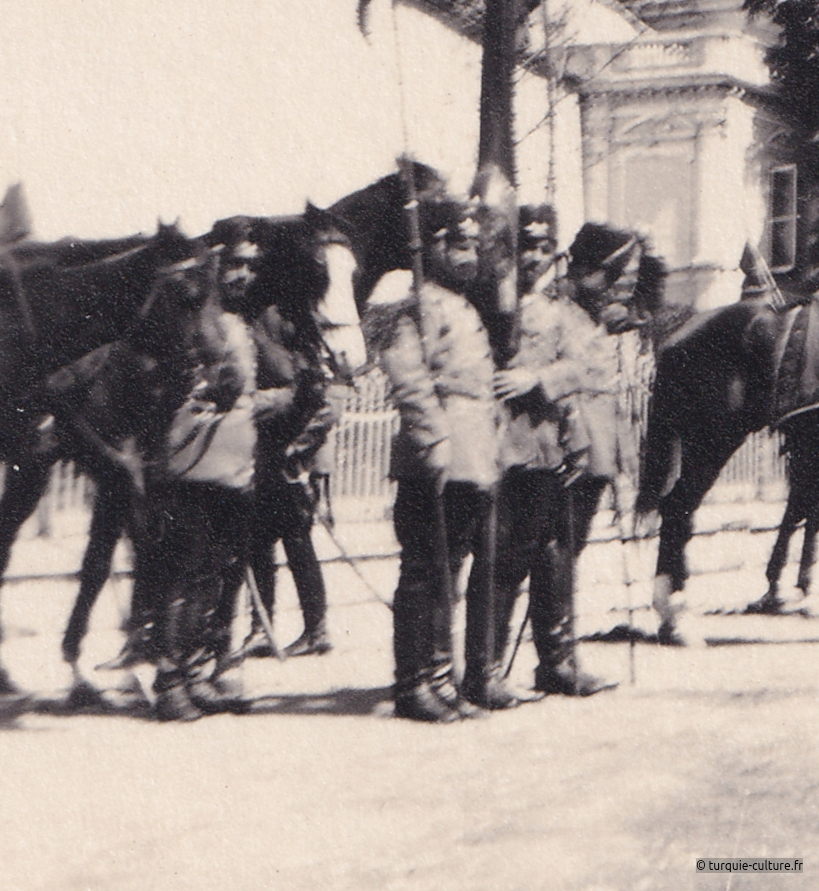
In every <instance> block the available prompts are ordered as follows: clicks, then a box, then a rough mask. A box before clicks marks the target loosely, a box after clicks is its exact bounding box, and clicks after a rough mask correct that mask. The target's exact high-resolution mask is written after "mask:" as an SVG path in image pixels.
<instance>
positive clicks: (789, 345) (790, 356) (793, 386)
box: [770, 295, 819, 428]
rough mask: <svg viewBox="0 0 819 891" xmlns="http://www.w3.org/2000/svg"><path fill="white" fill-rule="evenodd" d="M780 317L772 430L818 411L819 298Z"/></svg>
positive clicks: (812, 298) (775, 353)
mask: <svg viewBox="0 0 819 891" xmlns="http://www.w3.org/2000/svg"><path fill="white" fill-rule="evenodd" d="M780 318H781V320H782V327H781V330H780V331H779V332H778V333H777V338H776V349H775V352H774V357H775V362H774V379H773V400H772V410H771V418H770V423H771V426H772V427H773V428H778V427H781V426H782V425H783V424H785V423H787V422H788V421H789V420H791V419H792V418H793V417H794V416H796V415H799V414H802V413H804V412H809V411H815V410H817V409H819V295H816V296H813V297H811V298H810V300H809V301H807V302H805V303H804V304H802V305H799V306H795V307H792V308H791V309H789V310H788V311H787V312H786V313H784V314H782V315H781V317H780Z"/></svg>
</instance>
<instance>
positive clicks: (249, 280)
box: [205, 203, 366, 370]
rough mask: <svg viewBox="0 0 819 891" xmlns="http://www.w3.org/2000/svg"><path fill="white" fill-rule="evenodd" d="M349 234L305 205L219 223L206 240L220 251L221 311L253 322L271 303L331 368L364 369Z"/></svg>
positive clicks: (329, 215) (332, 218) (345, 227)
mask: <svg viewBox="0 0 819 891" xmlns="http://www.w3.org/2000/svg"><path fill="white" fill-rule="evenodd" d="M349 232H350V226H349V223H347V222H346V221H344V220H342V219H340V218H339V217H338V215H336V214H334V213H333V212H332V211H327V210H322V209H320V208H317V207H315V206H313V205H312V204H309V203H308V205H307V207H306V209H305V212H304V213H303V214H301V215H298V216H282V217H232V218H230V219H228V220H221V221H220V222H218V223H217V224H216V225H215V226H214V227H213V229H212V230H211V232H210V233H209V234H208V235H207V236H206V237H205V240H206V242H207V243H208V244H209V245H211V246H212V247H213V248H214V249H216V250H218V251H219V252H220V254H221V270H222V271H221V279H222V287H223V306H224V308H225V309H227V310H228V311H233V312H238V313H240V314H241V315H243V316H244V317H245V318H246V319H248V320H249V321H253V320H255V319H256V318H258V317H259V315H260V314H261V313H263V312H264V311H265V310H266V309H267V308H268V307H271V306H275V307H276V309H277V310H278V312H279V313H280V314H281V315H282V317H283V318H284V319H286V320H287V321H289V322H290V323H291V324H292V325H293V326H294V328H295V330H297V331H298V332H299V336H300V338H301V339H302V340H303V342H304V344H305V346H308V347H310V348H311V349H312V350H313V351H314V352H316V353H322V352H327V351H329V354H330V356H331V357H332V361H333V362H334V363H336V365H337V367H341V366H349V367H350V369H351V370H352V369H353V368H356V367H358V366H359V365H362V364H364V361H365V358H366V357H365V351H364V341H363V336H362V335H361V332H360V329H359V327H358V312H357V309H356V305H355V300H354V294H353V279H354V275H355V271H356V259H355V255H354V253H353V249H352V244H351V239H350V235H349ZM331 341H332V342H331ZM342 353H344V354H346V355H345V356H342Z"/></svg>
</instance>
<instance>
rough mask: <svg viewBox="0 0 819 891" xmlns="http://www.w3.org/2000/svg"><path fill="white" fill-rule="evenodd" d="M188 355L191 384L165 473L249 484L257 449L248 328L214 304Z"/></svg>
mask: <svg viewBox="0 0 819 891" xmlns="http://www.w3.org/2000/svg"><path fill="white" fill-rule="evenodd" d="M191 360H192V361H193V364H192V372H191V374H192V384H193V386H192V389H191V391H190V393H189V395H188V397H187V399H186V400H185V401H184V402H183V403H182V405H181V406H180V407H179V408H178V409H177V410H176V412H175V413H174V416H173V418H172V420H171V424H170V429H169V431H168V437H167V460H166V462H165V465H164V470H165V473H166V474H167V476H168V477H169V478H171V479H175V480H181V481H184V482H197V483H209V484H212V485H219V486H223V487H225V488H229V489H236V490H239V491H246V490H249V489H250V488H251V486H252V485H253V477H254V466H255V451H256V428H255V424H254V422H253V393H254V390H255V388H256V351H255V347H254V344H253V339H252V337H251V334H250V331H249V330H248V328H247V326H246V324H245V323H244V322H243V321H242V320H241V319H240V318H239V317H238V316H236V315H234V314H232V313H227V312H223V311H221V310H219V309H216V308H214V309H213V311H212V312H211V314H210V316H209V317H206V319H205V323H204V324H203V326H202V330H201V332H200V338H199V341H198V343H197V344H196V345H195V346H194V347H193V348H192V350H191Z"/></svg>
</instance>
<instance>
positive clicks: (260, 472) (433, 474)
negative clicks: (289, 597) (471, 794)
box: [72, 195, 639, 723]
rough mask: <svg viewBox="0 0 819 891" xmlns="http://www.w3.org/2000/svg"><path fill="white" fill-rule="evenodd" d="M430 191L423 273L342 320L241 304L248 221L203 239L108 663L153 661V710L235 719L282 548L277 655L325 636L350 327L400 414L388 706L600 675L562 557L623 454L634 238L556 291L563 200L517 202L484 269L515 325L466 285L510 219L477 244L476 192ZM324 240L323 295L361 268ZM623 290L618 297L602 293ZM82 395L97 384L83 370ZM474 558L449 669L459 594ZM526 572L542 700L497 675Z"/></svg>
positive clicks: (250, 255) (270, 608)
mask: <svg viewBox="0 0 819 891" xmlns="http://www.w3.org/2000/svg"><path fill="white" fill-rule="evenodd" d="M436 203H437V217H436V219H437V220H438V224H437V229H436V230H435V231H434V232H432V233H429V234H428V236H427V237H426V238H425V239H424V243H423V244H422V245H419V251H420V254H421V256H420V258H419V259H420V260H421V261H422V262H421V263H420V264H418V265H417V267H416V269H415V270H414V271H410V270H404V269H398V270H393V271H391V272H387V273H385V274H383V275H382V276H381V278H380V280H378V281H377V283H376V285H375V288H374V290H373V292H372V294H371V295H369V299H368V301H367V305H366V308H362V307H361V306H359V307H358V309H359V310H361V311H362V316H363V318H361V319H359V317H358V315H357V314H356V312H355V306H354V304H353V303H352V288H351V287H349V288H348V289H347V290H348V293H347V294H346V297H347V302H348V303H349V306H347V305H346V304H345V305H344V306H343V307H342V308H341V309H339V308H338V307H336V309H335V310H334V309H332V308H330V307H329V306H327V305H325V306H322V307H321V308H320V309H319V307H317V306H315V305H314V306H312V307H307V306H306V304H305V307H302V309H300V310H298V312H295V311H294V312H295V314H293V312H291V310H292V309H293V307H297V306H300V305H301V304H299V303H297V302H294V301H293V300H292V299H291V300H290V301H289V302H288V299H287V298H288V295H285V300H284V301H280V303H279V305H270V301H267V300H266V298H265V300H266V302H265V304H264V309H263V311H259V307H257V306H253V301H252V300H251V301H250V305H251V307H252V312H251V310H250V309H248V305H249V304H248V299H247V295H248V294H253V293H266V291H268V290H270V288H271V285H270V283H269V282H266V281H265V270H264V268H263V266H261V265H260V260H259V238H258V233H257V234H256V235H255V236H253V235H252V234H251V233H250V229H251V228H252V227H253V226H254V225H259V224H258V223H254V222H253V221H252V220H251V219H245V218H236V219H235V220H233V221H227V222H228V223H229V224H230V225H227V226H221V228H220V224H217V225H216V227H214V230H213V231H212V233H210V236H209V248H208V249H209V252H210V255H211V260H213V255H214V253H215V254H216V255H218V259H217V260H216V261H213V264H212V265H214V268H218V273H217V274H216V277H217V278H218V286H219V287H218V292H219V294H220V295H221V296H219V297H218V298H217V299H208V300H204V301H203V302H202V306H203V308H202V309H201V310H200V311H198V315H197V319H196V324H195V326H193V327H191V329H190V330H191V332H192V334H191V337H190V339H189V342H187V343H186V344H185V345H184V349H183V350H182V357H183V358H182V361H181V364H182V366H183V367H182V370H181V373H180V374H179V375H178V387H177V389H178V390H179V393H180V394H182V393H183V391H184V394H186V395H184V396H182V395H180V398H178V399H177V400H176V402H175V403H174V405H175V406H176V408H175V409H174V410H173V411H170V412H168V410H167V404H168V403H167V399H166V400H165V403H164V404H165V409H163V410H164V411H165V413H166V414H168V417H167V418H166V421H167V423H165V425H164V427H162V433H161V435H159V436H158V437H156V438H155V441H153V442H152V443H149V444H148V446H147V458H148V460H147V463H146V467H147V468H148V479H147V481H146V482H147V485H148V486H149V489H150V490H151V492H152V497H151V499H150V500H149V502H148V509H147V510H145V511H143V512H142V513H141V515H140V516H139V517H138V519H136V520H134V522H133V523H132V531H133V530H134V529H135V530H137V531H138V533H139V534H138V535H137V537H136V539H135V543H136V542H137V541H138V546H137V547H135V557H134V594H133V604H132V615H131V618H130V622H129V628H128V632H129V633H128V639H127V642H126V645H125V647H124V649H123V652H122V653H121V654H120V656H119V657H118V658H117V659H115V660H114V661H113V663H111V665H110V666H109V667H119V668H128V667H130V666H132V665H134V664H135V663H137V662H141V661H148V662H150V663H152V664H153V665H155V666H156V669H157V671H156V679H155V681H154V684H153V694H154V696H155V710H156V714H157V716H158V717H159V718H161V719H164V720H193V719H196V718H198V717H201V716H202V715H203V714H208V713H213V712H218V711H226V710H228V711H237V712H238V711H244V710H246V709H247V707H248V705H249V703H248V702H247V701H246V700H245V699H244V698H243V696H242V691H241V688H240V685H239V683H238V675H237V672H236V668H237V666H238V665H239V664H240V663H241V660H242V659H244V658H247V657H254V656H261V655H269V654H271V653H274V654H275V643H274V641H273V637H272V634H271V629H270V623H271V621H272V619H273V613H274V591H275V563H274V562H273V560H272V558H271V549H272V546H273V544H274V543H275V542H277V541H281V542H282V543H283V546H284V549H285V553H286V556H287V559H288V563H289V565H290V568H291V570H292V573H293V577H294V580H295V583H296V588H297V591H298V595H299V600H300V605H301V608H302V613H303V617H304V632H303V634H302V635H301V636H300V637H299V638H298V639H297V640H296V641H294V642H293V643H292V644H290V645H289V646H288V647H287V648H286V654H287V655H291V656H298V655H312V654H319V655H320V654H322V653H325V652H327V651H328V650H329V649H331V643H330V639H329V636H328V633H327V627H326V610H327V596H326V592H325V587H324V582H323V579H322V573H321V568H320V564H319V561H318V559H317V557H316V552H315V550H314V547H313V543H312V540H311V529H312V524H313V515H314V512H315V509H316V504H317V501H318V499H319V497H320V494H321V490H322V488H326V485H327V473H328V469H329V468H328V467H327V462H326V457H325V458H323V457H322V456H323V453H324V452H325V450H326V447H327V443H328V434H329V432H330V430H331V429H332V427H333V425H334V423H335V422H336V421H337V420H338V416H339V404H340V402H342V401H343V389H342V391H341V396H339V389H338V380H339V378H338V370H339V369H338V356H339V355H341V356H345V357H346V359H347V361H348V363H349V365H350V366H351V367H354V366H356V365H361V364H362V363H363V362H364V359H365V355H364V343H363V341H362V342H361V344H360V348H359V345H358V341H356V340H355V337H353V339H349V335H350V332H351V331H355V332H356V333H357V337H358V338H359V339H360V338H361V331H362V330H363V332H364V335H365V340H366V347H367V353H368V354H369V360H370V362H372V361H375V362H377V363H378V365H379V366H380V367H381V369H382V370H383V372H384V373H385V375H386V377H387V379H388V382H389V385H390V396H391V400H392V402H393V404H394V406H395V407H396V409H397V411H398V414H399V417H400V426H399V431H398V434H397V435H396V437H395V439H394V442H393V444H392V454H391V461H390V476H391V478H392V479H394V480H395V481H396V482H397V494H396V499H395V504H394V508H393V520H394V527H395V535H396V538H397V540H398V542H399V545H400V548H401V554H400V570H399V580H398V585H397V589H396V591H395V594H394V599H393V618H394V628H393V648H394V659H395V684H394V701H395V714H396V715H397V716H399V717H403V718H407V719H412V720H419V721H428V722H440V723H446V722H451V721H455V720H458V719H462V718H472V717H476V716H479V715H483V714H484V713H485V712H486V711H488V710H498V709H508V708H512V707H515V706H517V705H519V704H520V702H521V701H522V700H537V699H540V698H542V697H544V696H547V695H550V694H562V695H578V696H588V695H591V694H594V693H597V692H598V691H601V690H604V689H607V688H609V687H611V686H613V685H611V684H608V683H606V682H605V681H603V680H600V679H598V678H595V677H593V676H591V675H589V674H587V673H586V672H584V671H583V670H582V669H581V668H580V666H579V664H578V660H577V654H576V648H575V632H574V603H573V598H574V584H573V580H574V572H573V570H574V563H575V560H576V557H577V554H578V551H579V549H580V547H582V544H583V543H584V542H585V539H586V536H587V534H588V531H589V527H590V524H591V520H592V518H593V516H594V513H595V511H596V509H597V506H598V503H599V501H600V497H601V494H602V492H603V489H604V488H605V486H606V484H607V483H608V482H609V481H611V480H613V479H614V478H615V477H616V475H617V474H618V472H620V471H622V469H623V465H624V463H628V462H629V461H631V460H632V457H633V456H629V454H628V447H627V443H626V442H625V441H624V440H623V438H622V437H621V436H620V435H619V434H620V431H619V430H618V423H617V418H616V412H617V401H618V390H619V386H620V381H619V379H618V375H619V372H620V369H619V367H618V359H617V346H616V344H615V341H616V340H617V337H612V336H611V335H612V332H614V333H622V332H624V331H627V330H629V327H630V325H631V321H630V310H629V308H628V307H627V303H628V296H629V295H630V293H631V290H630V289H633V287H634V274H635V273H636V261H635V258H637V260H639V252H637V253H635V251H634V246H635V240H634V239H633V238H632V239H630V240H628V241H627V243H626V244H625V245H621V246H615V249H614V250H613V251H611V252H610V253H608V255H607V256H606V257H605V259H604V260H603V262H602V263H600V264H592V265H589V267H588V268H587V269H583V268H581V271H580V273H579V274H578V275H575V277H574V278H573V279H572V280H571V281H569V279H567V277H566V276H565V274H564V272H565V270H564V269H563V268H561V264H562V263H564V262H565V260H562V259H560V258H559V256H558V255H557V253H556V238H555V231H556V221H555V218H554V214H553V211H552V209H551V208H550V207H548V206H545V205H542V206H525V207H522V208H520V209H519V213H518V215H517V219H518V222H517V227H518V228H517V232H516V233H515V237H514V238H512V239H511V243H513V244H515V243H516V244H517V255H516V256H506V257H505V258H504V257H503V256H502V254H503V252H502V251H501V252H498V254H497V256H498V257H500V259H499V260H498V259H496V260H495V261H494V262H495V266H496V268H495V269H494V272H495V274H496V276H497V277H498V278H500V277H502V276H503V275H504V274H505V273H506V274H508V273H510V272H511V273H512V274H511V276H510V280H512V281H514V282H516V284H515V286H514V287H515V288H516V291H517V295H516V296H517V299H516V301H515V303H516V310H515V312H514V314H513V324H512V326H511V328H510V327H509V324H508V322H509V318H506V319H505V320H501V319H500V316H499V313H498V306H497V304H496V302H494V301H493V300H491V299H487V298H486V291H485V289H484V288H482V287H481V282H480V280H479V268H480V260H481V257H485V256H486V255H487V252H488V253H490V254H491V253H492V251H493V249H494V247H496V245H493V244H489V243H488V241H489V240H490V239H491V238H492V237H495V238H496V239H497V240H498V241H499V242H500V241H501V240H503V239H504V238H506V239H507V242H508V241H510V240H509V239H508V234H509V233H508V231H507V232H506V233H504V232H503V226H504V223H503V222H501V223H500V224H499V225H496V226H495V229H494V232H495V235H494V236H492V235H487V232H490V233H491V232H492V231H493V228H492V226H491V225H487V215H488V214H489V215H491V213H490V212H489V211H488V209H487V207H486V206H485V205H481V203H480V202H479V201H476V200H466V199H464V200H457V199H455V198H453V197H451V196H449V195H444V196H439V198H438V199H436ZM495 222H496V223H497V221H495ZM506 225H507V230H508V222H507V224H506ZM592 235H594V233H592ZM334 237H336V238H338V242H337V243H336V244H332V243H331V240H329V241H328V242H327V245H328V246H327V247H326V251H325V248H324V247H322V251H325V253H326V256H325V254H324V253H323V254H322V263H323V264H324V266H326V267H328V268H329V266H331V265H333V266H334V269H335V271H334V272H333V273H332V275H330V274H329V273H326V271H325V272H323V273H322V274H323V275H324V280H323V284H324V287H325V288H326V286H327V282H328V281H329V280H330V279H331V278H332V277H333V275H335V277H336V280H338V279H339V278H340V279H344V278H345V276H346V278H347V279H350V278H351V275H352V268H351V267H349V266H348V265H345V264H348V263H349V262H351V258H352V257H353V253H352V251H351V245H350V244H349V243H348V242H347V241H346V239H345V237H343V236H341V235H339V233H336V234H335V236H334ZM254 239H255V240H254ZM342 242H343V245H342ZM337 248H338V250H336V249H337ZM604 253H605V251H604ZM345 258H346V259H345ZM209 262H210V261H209ZM339 264H341V265H340V266H339ZM504 264H505V267H506V268H505V272H504V269H503V268H502V267H503V265H504ZM322 268H323V269H324V267H322ZM420 268H422V269H423V275H422V276H421V275H419V269H420ZM339 269H340V270H341V272H340V273H339ZM624 280H625V285H623V284H622V281H624ZM615 282H617V283H618V286H620V287H624V288H625V293H626V300H624V301H620V300H618V299H617V298H616V294H615V296H614V297H611V293H613V292H614V290H615V289H614V285H615ZM629 282H630V284H629ZM279 290H281V288H279ZM342 290H344V289H342ZM584 294H585V296H586V298H587V299H586V302H585V303H584V300H583V297H584ZM590 294H591V295H595V297H594V299H593V300H592V299H590V298H589V296H588V295H590ZM601 295H603V298H602V299H600V297H601ZM291 296H292V295H291ZM288 307H290V309H288ZM350 307H352V309H350ZM334 312H335V313H336V317H335V318H334V317H333V313H334ZM299 313H302V314H301V315H299ZM317 320H318V321H317ZM359 322H360V323H361V326H360V328H359ZM307 331H311V332H313V335H314V336H310V335H308V334H306V333H305V332H307ZM339 332H344V334H345V335H346V336H348V340H347V341H346V350H345V349H342V350H340V351H339V349H338V348H337V347H335V348H334V347H333V344H332V343H328V342H329V341H331V340H332V338H334V337H336V338H337V337H338V335H339ZM510 332H514V336H512V335H511V334H510ZM97 370H98V369H97V366H96V365H95V366H94V372H95V373H96V371H97ZM80 376H81V375H80ZM75 385H76V375H75V376H74V377H73V378H72V386H75ZM83 387H85V389H84V390H83V392H84V393H87V389H88V388H87V382H85V383H83ZM81 389H82V387H81ZM157 393H160V394H161V393H164V390H162V387H161V386H160V387H159V388H158V389H157ZM165 395H167V394H165ZM149 401H150V400H149ZM157 405H158V403H157ZM149 409H150V406H149ZM156 413H157V412H156V408H154V409H150V410H149V411H147V412H145V413H144V414H147V415H149V416H150V415H152V414H156ZM208 419H210V421H209V420H208ZM156 468H161V471H157V470H156ZM152 474H153V475H154V476H155V477H156V478H155V479H152V478H151V475H152ZM157 474H158V475H157ZM132 537H133V536H132ZM470 555H471V557H472V565H471V570H470V573H469V580H468V584H467V590H466V635H465V647H464V650H465V651H464V654H463V660H462V661H463V664H464V672H463V675H462V676H458V675H457V674H456V671H455V665H456V664H458V663H459V662H460V661H461V660H459V659H457V658H456V654H454V653H453V629H452V614H453V606H454V602H455V598H456V594H455V592H454V591H453V588H454V580H455V579H457V577H458V575H459V571H460V569H461V567H462V565H463V563H464V561H465V560H466V558H467V557H469V556H470ZM248 567H249V568H250V570H252V572H247V568H248ZM527 577H528V578H529V605H528V609H527V618H528V620H529V621H530V623H531V629H532V636H533V640H534V645H535V648H536V650H537V656H538V665H537V669H536V671H535V677H534V679H533V688H532V690H529V691H526V692H525V693H522V692H520V691H513V690H511V689H510V688H509V687H508V686H507V683H506V680H505V675H506V674H507V673H508V672H507V671H506V670H505V664H506V659H507V656H508V653H507V651H508V648H509V643H510V622H511V619H512V614H513V610H514V606H515V602H516V598H517V594H518V591H519V589H520V587H521V584H522V583H523V582H524V580H525V579H526V578H527ZM246 578H247V580H248V582H249V584H250V586H251V588H252V589H253V590H254V592H255V593H257V594H259V592H261V594H260V596H257V598H256V604H255V606H256V609H255V614H254V619H253V625H252V628H251V632H250V634H249V636H248V637H247V639H246V640H245V641H244V643H243V645H242V646H241V647H240V649H239V651H238V652H232V651H231V624H232V620H233V617H234V612H235V607H236V596H237V592H238V590H239V588H240V586H241V584H242V582H243V581H244V580H245V579H246ZM257 586H258V590H256V589H257Z"/></svg>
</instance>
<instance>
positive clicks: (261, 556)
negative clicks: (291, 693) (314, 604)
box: [236, 539, 277, 661]
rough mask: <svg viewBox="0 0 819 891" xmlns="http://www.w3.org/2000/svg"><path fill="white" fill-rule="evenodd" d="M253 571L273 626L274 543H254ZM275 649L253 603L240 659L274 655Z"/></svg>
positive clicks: (239, 655) (264, 606) (274, 587)
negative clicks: (273, 649) (248, 629)
mask: <svg viewBox="0 0 819 891" xmlns="http://www.w3.org/2000/svg"><path fill="white" fill-rule="evenodd" d="M251 571H252V573H253V580H254V581H255V584H256V589H257V591H258V592H259V599H260V600H261V603H262V608H263V609H264V610H265V612H266V613H267V616H266V618H267V619H268V622H269V623H270V626H271V627H272V626H273V614H274V611H275V601H276V572H277V570H276V563H275V561H274V560H273V543H272V542H270V541H265V540H263V539H260V540H258V541H256V542H255V543H254V548H253V554H252V555H251ZM272 655H274V654H273V651H272V648H271V645H270V639H269V637H268V635H267V632H266V631H265V629H264V627H263V625H262V620H261V618H260V616H259V614H258V607H257V606H256V604H255V603H254V604H253V609H252V611H251V624H250V631H249V632H248V635H247V637H246V638H245V640H244V642H243V643H242V646H241V647H240V648H239V650H238V651H237V652H236V658H237V659H238V660H240V661H241V660H242V659H248V658H266V657H268V656H272Z"/></svg>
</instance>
